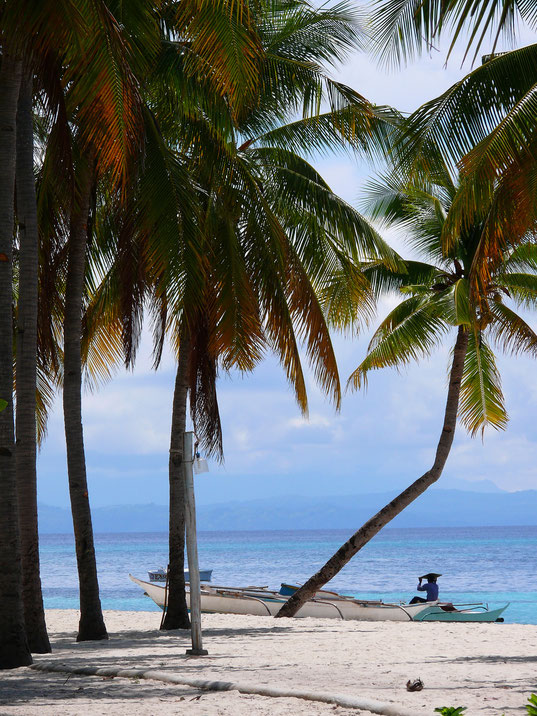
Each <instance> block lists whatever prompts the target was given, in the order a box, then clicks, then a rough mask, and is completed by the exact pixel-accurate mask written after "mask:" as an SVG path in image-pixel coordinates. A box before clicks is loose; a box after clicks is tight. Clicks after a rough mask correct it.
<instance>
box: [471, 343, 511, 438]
mask: <svg viewBox="0 0 537 716" xmlns="http://www.w3.org/2000/svg"><path fill="white" fill-rule="evenodd" d="M459 417H460V419H461V421H462V423H463V424H464V426H465V427H466V429H467V430H468V431H469V432H470V434H471V435H472V436H475V435H476V433H477V432H478V431H481V433H482V434H483V433H484V431H485V428H486V427H488V426H491V427H493V428H495V429H496V430H502V429H504V428H505V426H506V424H507V421H508V417H507V412H506V409H505V405H504V397H503V393H502V389H501V381H500V374H499V372H498V369H497V367H496V363H495V360H494V354H493V353H492V351H491V349H490V348H489V346H488V345H487V343H486V342H485V340H484V338H483V336H482V334H481V333H480V332H479V331H477V330H476V331H472V332H470V335H469V340H468V350H467V352H466V357H465V360H464V373H463V378H462V382H461V397H460V402H459Z"/></svg>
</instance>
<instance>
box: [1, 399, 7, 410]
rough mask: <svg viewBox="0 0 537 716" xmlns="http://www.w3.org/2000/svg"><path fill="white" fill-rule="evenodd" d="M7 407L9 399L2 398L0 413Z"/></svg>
mask: <svg viewBox="0 0 537 716" xmlns="http://www.w3.org/2000/svg"><path fill="white" fill-rule="evenodd" d="M6 408H7V400H4V399H3V398H0V413H1V412H2V410H5V409H6Z"/></svg>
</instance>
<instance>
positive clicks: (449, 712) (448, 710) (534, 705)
mask: <svg viewBox="0 0 537 716" xmlns="http://www.w3.org/2000/svg"><path fill="white" fill-rule="evenodd" d="M463 711H466V706H439V707H438V708H436V709H435V710H434V712H435V713H439V714H442V716H460V714H462V712H463ZM526 711H527V712H528V714H529V716H537V694H532V695H531V696H530V697H529V699H528V704H527V705H526Z"/></svg>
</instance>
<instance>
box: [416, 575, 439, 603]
mask: <svg viewBox="0 0 537 716" xmlns="http://www.w3.org/2000/svg"><path fill="white" fill-rule="evenodd" d="M441 576H442V575H441V574H435V573H434V572H430V573H429V574H424V575H423V577H420V578H419V582H418V592H427V599H423V598H422V597H414V598H413V599H411V600H410V602H409V604H418V603H420V602H436V601H437V599H438V584H437V583H436V580H437V578H438V577H441ZM424 579H426V580H427V582H426V583H425V584H422V581H423V580H424Z"/></svg>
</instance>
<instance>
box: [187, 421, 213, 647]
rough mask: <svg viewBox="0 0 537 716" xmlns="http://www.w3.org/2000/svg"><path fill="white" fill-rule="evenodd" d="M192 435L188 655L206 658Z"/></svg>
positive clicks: (189, 459)
mask: <svg viewBox="0 0 537 716" xmlns="http://www.w3.org/2000/svg"><path fill="white" fill-rule="evenodd" d="M192 436H193V434H192V433H187V432H185V434H184V442H183V446H184V447H183V465H184V471H185V508H186V509H185V525H186V551H187V555H188V571H189V574H190V624H191V631H192V649H187V652H186V653H187V654H191V655H193V656H205V655H206V654H208V653H209V652H208V651H207V650H206V649H204V648H203V645H202V640H201V593H200V570H199V563H198V542H197V533H196V502H195V499H194V475H193V472H192V462H193V460H194V449H193V440H192Z"/></svg>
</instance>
